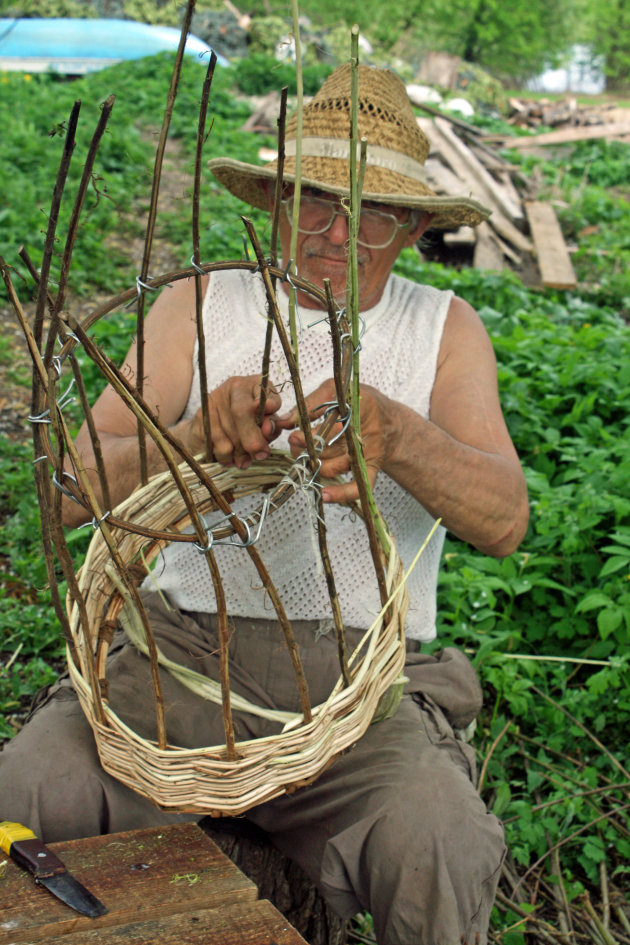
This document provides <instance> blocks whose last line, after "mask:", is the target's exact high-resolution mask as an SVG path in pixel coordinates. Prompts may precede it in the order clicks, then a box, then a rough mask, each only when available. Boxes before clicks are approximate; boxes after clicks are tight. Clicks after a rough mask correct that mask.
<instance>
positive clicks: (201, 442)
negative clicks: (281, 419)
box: [187, 374, 282, 469]
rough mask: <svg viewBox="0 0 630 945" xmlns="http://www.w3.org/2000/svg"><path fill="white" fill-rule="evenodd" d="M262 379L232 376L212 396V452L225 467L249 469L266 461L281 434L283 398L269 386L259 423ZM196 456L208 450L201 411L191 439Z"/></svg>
mask: <svg viewBox="0 0 630 945" xmlns="http://www.w3.org/2000/svg"><path fill="white" fill-rule="evenodd" d="M261 383H262V376H261V375H260V374H252V375H249V376H247V377H231V378H229V379H228V380H227V381H224V383H223V384H221V386H220V387H217V388H216V390H213V391H212V393H210V394H209V395H208V406H209V414H210V438H211V441H212V442H211V444H210V447H211V448H210V451H209V452H211V454H212V456H213V457H214V459H215V460H216V461H217V462H218V463H221V464H222V465H223V466H237V467H238V468H239V469H247V467H248V466H249V465H250V464H251V462H252V460H254V459H259V460H261V459H266V458H267V456H269V453H270V451H271V448H270V445H269V444H270V443H271V442H272V441H273V440H274V439H275V438H276V437H277V436H278V434H279V433H280V428H279V425H278V423H277V419H278V418H277V412H278V410H279V409H280V406H281V403H282V401H281V398H280V395H279V394H278V392H277V391H276V389H275V388H274V387H273V385H269V388H268V392H267V400H266V402H265V412H264V415H263V419H262V424H261V425H260V426H259V425H258V424H257V423H256V414H257V411H258V405H259V402H260V391H261ZM187 441H188V442H187V446H188V447H189V449H191V450H192V452H193V453H195V454H196V453H201V452H204V451H205V450H206V443H205V437H204V431H203V418H202V412H201V408H199V410H198V411H197V413H196V414H195V416H194V417H193V419H192V421H191V423H190V428H189V431H188V436H187Z"/></svg>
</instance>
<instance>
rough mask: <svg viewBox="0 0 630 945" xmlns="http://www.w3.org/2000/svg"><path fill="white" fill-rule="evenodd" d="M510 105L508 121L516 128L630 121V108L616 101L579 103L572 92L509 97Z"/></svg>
mask: <svg viewBox="0 0 630 945" xmlns="http://www.w3.org/2000/svg"><path fill="white" fill-rule="evenodd" d="M508 106H509V114H508V118H507V121H508V124H510V125H514V126H515V127H517V128H531V129H533V130H535V129H537V128H540V127H541V125H544V126H545V127H547V128H567V127H568V128H577V127H579V128H584V127H593V126H597V125H611V124H616V123H618V122H621V123H626V124H628V123H630V112H628V109H625V108H619V107H618V106H617V105H616V104H615V103H614V102H608V103H598V104H595V105H578V102H577V99H576V98H574V97H573V96H567V98H565V99H563V100H562V101H557V102H551V101H549V100H548V99H540V100H538V101H532V100H529V99H520V98H510V99H508Z"/></svg>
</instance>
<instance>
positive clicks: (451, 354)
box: [438, 295, 495, 371]
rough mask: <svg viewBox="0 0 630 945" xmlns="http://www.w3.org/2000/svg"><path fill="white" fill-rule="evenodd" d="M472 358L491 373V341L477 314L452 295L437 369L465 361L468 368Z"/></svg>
mask: <svg viewBox="0 0 630 945" xmlns="http://www.w3.org/2000/svg"><path fill="white" fill-rule="evenodd" d="M475 357H479V358H481V359H482V362H483V363H488V364H489V365H490V366H491V367H492V370H493V371H494V370H495V358H494V351H493V348H492V342H491V341H490V338H489V336H488V332H487V331H486V328H485V326H484V324H483V322H482V320H481V318H480V316H479V313H478V312H477V311H476V310H475V309H474V308H473V307H472V305H470V304H469V303H468V302H466V300H465V299H461V298H459V296H457V295H456V296H454V297H453V299H452V300H451V303H450V306H449V310H448V314H447V316H446V322H445V323H444V331H443V334H442V343H441V345H440V355H439V362H438V367H443V366H445V365H446V362H447V361H450V362H453V361H456V362H459V361H460V360H465V361H466V362H467V363H468V364H469V365H470V366H471V367H472V366H474V364H475V360H474V359H475Z"/></svg>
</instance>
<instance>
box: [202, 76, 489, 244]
mask: <svg viewBox="0 0 630 945" xmlns="http://www.w3.org/2000/svg"><path fill="white" fill-rule="evenodd" d="M350 69H351V67H350V64H349V63H345V64H344V65H342V66H339V68H338V69H335V71H334V72H333V73H332V74H331V75H330V76H329V77H328V79H326V81H325V82H324V84H323V85H322V87H321V89H320V90H319V92H318V93H317V95H315V96H314V98H313V99H312V100H311V102H310V103H309V104H308V105H305V106H304V109H303V119H302V185H303V186H308V187H315V188H319V189H320V190H326V191H329V192H331V193H335V194H340V195H347V194H348V192H349V150H350V149H349V136H350ZM358 104H359V117H358V131H359V138H366V139H367V161H366V168H365V177H364V182H363V195H362V197H363V200H370V201H374V202H376V203H384V204H389V205H392V206H398V207H410V208H412V209H414V208H418V209H420V210H424V211H427V212H428V213H432V214H433V215H434V216H433V219H432V221H431V227H434V228H438V229H450V228H456V227H458V226H461V225H467V226H477V224H479V223H481V222H482V221H483V220H485V219H487V218H488V216H489V215H490V211H489V210H487V209H486V208H485V207H483V206H482V205H481V204H480V203H478V202H477V201H476V200H473V199H471V198H470V197H440V196H438V195H437V194H435V193H434V191H432V190H431V188H430V187H428V185H427V183H426V174H425V169H424V162H425V160H426V158H427V155H428V153H429V141H428V138H427V136H426V135H425V134H424V132H423V131H422V130H421V129H420V128H419V126H418V123H417V122H416V118H415V115H414V113H413V109H412V107H411V104H410V102H409V99H408V97H407V93H406V91H405V86H404V84H403V82H402V81H401V80H400V79H399V78H398V76H396V75H394V73H393V72H389V71H388V70H386V69H375V68H373V67H371V66H359V103H358ZM296 135H297V118H296V116H295V115H293V116H292V118H291V119H290V120H289V121H288V123H287V129H286V134H285V164H284V180H285V181H286V182H292V181H294V180H295V150H296V149H295V144H296V141H295V139H296ZM209 167H210V170H211V171H212V173H213V174H214V176H215V177H216V178H217V180H218V181H219V182H220V183H221V184H222V185H223V186H224V187H226V188H227V189H228V190H229V191H231V193H233V194H235V195H236V196H237V197H240V198H241V199H242V200H244V201H245V202H246V203H249V204H251V205H253V206H255V207H260V208H261V209H263V210H266V209H267V208H268V200H267V192H266V189H265V184H266V182H268V181H275V179H276V169H277V162H276V161H272V162H271V163H269V164H268V165H266V166H264V167H258V166H256V165H253V164H245V163H244V162H242V161H235V160H232V159H230V158H214V159H213V160H211V161H210V162H209Z"/></svg>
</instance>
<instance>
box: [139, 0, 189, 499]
mask: <svg viewBox="0 0 630 945" xmlns="http://www.w3.org/2000/svg"><path fill="white" fill-rule="evenodd" d="M194 9H195V0H188V3H187V4H186V11H185V13H184V17H183V20H182V31H181V35H180V38H179V45H178V47H177V53H176V55H175V63H174V65H173V74H172V76H171V84H170V86H169V90H168V96H167V99H166V107H165V109H164V117H163V119H162V127H161V129H160V138H159V141H158V146H157V149H156V152H155V163H154V167H153V183H152V186H151V202H150V205H149V216H148V219H147V229H146V235H145V238H144V254H143V257H142V266H141V270H140V281H139V283H138V307H137V318H136V352H137V360H136V384H137V387H138V393H139V394H140V396H142V393H143V391H144V303H145V292H146V289H145V286H146V284H147V279H148V277H149V266H150V261H151V249H152V247H153V234H154V232H155V221H156V218H157V205H158V196H159V192H160V179H161V177H162V165H163V163H164V152H165V150H166V139H167V137H168V130H169V127H170V124H171V118H172V115H173V108H174V106H175V99H176V97H177V87H178V85H179V78H180V75H181V71H182V63H183V59H184V49H185V47H186V39H187V38H188V33H189V31H190V24H191V21H192V16H193V12H194ZM138 451H139V454H140V480H141V482H142V484H143V485H145V484H146V482H147V481H148V478H149V473H148V467H147V454H146V432H145V429H144V426H143V425H142V423H138Z"/></svg>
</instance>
